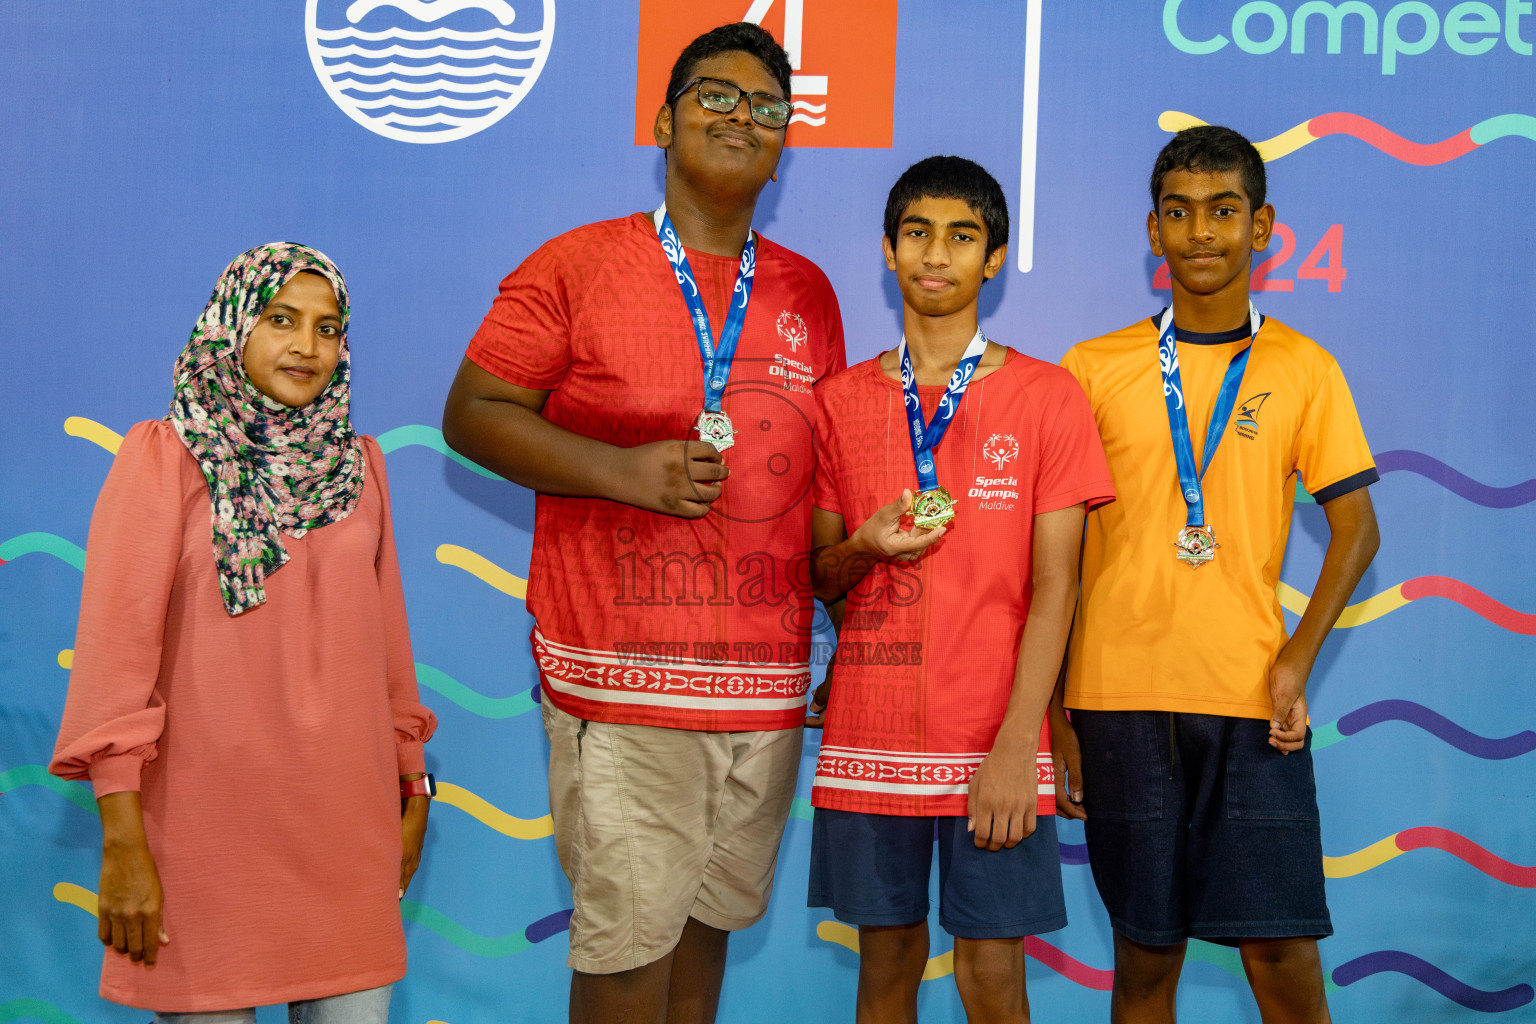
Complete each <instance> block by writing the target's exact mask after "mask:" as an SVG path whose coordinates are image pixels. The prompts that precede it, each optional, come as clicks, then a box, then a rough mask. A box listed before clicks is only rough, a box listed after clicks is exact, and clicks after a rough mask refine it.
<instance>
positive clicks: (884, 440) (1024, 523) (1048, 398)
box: [811, 349, 1114, 815]
mask: <svg viewBox="0 0 1536 1024" xmlns="http://www.w3.org/2000/svg"><path fill="white" fill-rule="evenodd" d="M943 393H944V389H943V388H942V387H920V388H918V394H919V397H920V398H921V399H922V405H923V417H924V421H925V422H927V420H928V419H929V418H931V417H932V415H933V411H934V409H935V407H936V406H937V405H938V401H939V398H940V396H942V395H943ZM816 396H817V405H818V417H817V421H816V432H817V445H818V454H819V456H820V463H819V464H818V466H817V472H816V489H815V504H816V506H817V507H818V508H823V509H826V510H827V511H829V512H836V513H838V514H839V515H841V516H842V517H843V521H844V524H845V525H846V527H847V529H848V532H849V533H850V534H851V533H853V531H854V530H856V529H858V527H859V525H860V524H861V523H863V522H864V521H865V520H866V519H868V518H869V517H870V515H872V514H873V513H874V512H875V511H876V510H877V509H879V508H881V507H882V506H884V505H887V504H889V503H890V502H892V501H894V500H895V499H896V498H897V497H899V496H900V494H901V492H902V489H903V488H908V487H910V488H912V489H913V490H914V491H915V490H916V489H917V470H916V469H915V467H914V465H913V460H912V448H911V445H910V443H909V441H908V432H907V417H906V412H905V401H904V399H903V396H902V389H901V384H900V382H899V381H896V380H893V379H891V378H890V377H888V376H886V374H885V372H884V371H883V370H881V369H880V364H879V361H878V360H873V359H872V360H870V361H868V362H865V363H860V364H859V365H858V366H855V367H854V368H853V369H851V370H849V371H848V372H846V373H843V374H839V375H838V376H837V377H835V378H833V379H831V380H828V381H826V382H824V383H823V384H821V385H818V387H817V389H816ZM934 457H935V462H936V463H937V468H938V478H939V483H940V485H941V486H943V487H945V488H946V489H948V490H949V492H950V493H951V494H952V495H953V496H954V499H955V511H956V517H955V520H954V521H953V522H952V523H951V524H950V527H949V532H948V534H947V535H946V536H945V538H944V539H943V540H941V541H939V542H938V543H937V544H935V545H934V546H933V547H931V548H929V549H928V552H927V553H926V554H925V555H924V557H923V558H921V559H919V560H918V561H916V562H880V563H877V564H876V565H875V566H874V568H872V569H871V570H870V571H869V574H868V575H866V576H865V577H864V579H863V580H862V581H860V583H859V585H858V586H857V587H855V588H854V589H853V590H852V591H851V592H849V594H848V605H847V609H846V611H845V612H844V615H843V624H842V630H841V635H840V638H839V641H838V652H837V667H836V671H835V675H834V682H833V687H832V697H831V701H830V704H829V707H828V708H827V716H826V728H825V731H824V733H823V736H822V744H821V754H820V756H819V757H818V758H817V761H816V777H815V783H814V788H813V789H812V792H811V802H812V803H813V804H814V805H815V806H817V807H830V808H835V809H838V810H846V811H862V812H867V813H875V814H904V815H960V814H964V813H965V803H966V794H967V791H968V787H969V784H970V780H971V776H972V775H973V774H975V771H976V768H977V766H978V765H979V764H981V761H982V759H983V758H984V757H986V756H987V753H988V752H989V751H990V750H991V749H992V743H993V740H994V739H995V738H996V736H997V730H998V727H999V726H1000V725H1001V724H1002V720H1003V714H1004V712H1005V711H1006V710H1007V707H1008V698H1009V696H1010V695H1011V693H1012V691H1013V678H1014V669H1015V667H1016V665H1017V662H1018V651H1019V640H1020V638H1021V636H1022V635H1023V631H1024V621H1025V619H1026V618H1027V617H1028V615H1029V601H1030V577H1031V553H1032V551H1033V544H1034V517H1035V516H1036V515H1039V514H1041V513H1044V512H1052V511H1055V510H1057V509H1062V508H1068V507H1070V506H1072V505H1077V504H1080V503H1086V504H1087V505H1088V506H1089V507H1090V508H1092V507H1096V506H1098V505H1101V504H1103V503H1105V502H1107V501H1110V500H1112V499H1113V498H1114V488H1113V485H1112V484H1111V482H1110V475H1109V467H1108V466H1107V465H1106V463H1105V461H1104V452H1103V449H1102V448H1101V447H1100V445H1099V435H1098V431H1097V429H1096V428H1095V427H1094V422H1093V413H1092V411H1091V410H1090V408H1089V406H1088V401H1087V399H1086V398H1085V397H1084V396H1083V392H1082V389H1081V388H1080V387H1078V385H1077V382H1076V381H1075V380H1073V379H1072V377H1071V375H1070V374H1068V373H1066V372H1065V371H1064V370H1061V369H1060V368H1059V367H1056V366H1052V365H1050V364H1049V363H1044V362H1041V361H1040V360H1038V359H1031V358H1030V357H1028V356H1025V355H1021V354H1020V353H1018V352H1016V351H1014V350H1013V349H1009V350H1008V352H1007V354H1006V356H1005V361H1004V363H1003V365H1002V366H1001V367H999V368H998V369H997V370H995V371H993V372H992V373H990V374H988V375H987V376H985V377H983V378H981V379H980V380H977V381H975V382H973V383H972V384H971V386H970V388H969V389H968V390H967V391H966V394H965V397H964V398H963V399H962V401H961V403H960V409H959V411H958V412H957V413H956V414H955V418H954V420H953V421H952V422H951V423H950V425H949V429H948V432H947V433H946V434H945V435H944V440H943V441H942V443H940V445H939V447H938V450H937V451H936V452H935V453H934ZM1036 765H1037V769H1038V787H1039V788H1038V793H1039V803H1038V804H1037V813H1038V814H1052V813H1055V809H1056V800H1055V774H1054V771H1053V769H1052V764H1051V755H1050V730H1049V727H1048V726H1047V725H1045V724H1044V723H1042V725H1041V730H1040V749H1039V753H1038V755H1037V761H1036Z"/></svg>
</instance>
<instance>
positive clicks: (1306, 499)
mask: <svg viewBox="0 0 1536 1024" xmlns="http://www.w3.org/2000/svg"><path fill="white" fill-rule="evenodd" d="M1188 116H1189V115H1187V114H1177V113H1176V112H1173V111H1169V112H1167V113H1164V114H1163V117H1162V118H1160V119H1159V121H1158V123H1159V125H1162V126H1163V127H1165V128H1166V127H1167V125H1166V124H1164V120H1163V119H1166V118H1169V117H1188ZM1522 116H1523V115H1522ZM1493 120H1495V121H1497V120H1498V118H1493ZM1531 120H1536V119H1531ZM1170 123H1172V122H1170ZM1189 123H1190V124H1191V125H1193V124H1201V123H1203V122H1201V121H1199V120H1197V119H1193V118H1191V119H1190V122H1189ZM1180 127H1185V126H1184V125H1180ZM1168 130H1170V131H1178V130H1179V129H1178V128H1172V129H1168ZM1295 130H1296V129H1292V131H1295ZM1266 159H1268V158H1266ZM64 433H66V434H69V435H70V436H71V437H80V438H84V439H85V440H87V441H91V442H93V443H95V444H98V445H100V446H101V447H103V448H105V449H106V450H107V451H109V452H111V453H113V454H114V455H115V454H117V450H118V448H119V447H121V445H122V443H123V435H121V434H119V433H118V432H117V431H115V430H113V429H111V428H110V427H106V426H103V425H102V424H100V423H97V422H96V421H95V420H92V419H87V418H86V417H84V416H71V417H69V418H68V419H66V420H65V421H64ZM378 442H379V447H380V448H382V449H383V450H384V452H385V454H389V453H390V452H394V451H397V450H399V449H401V448H409V447H412V446H416V447H421V448H430V449H431V450H432V451H435V452H437V453H439V454H441V455H445V456H447V457H448V458H450V459H452V460H453V461H454V462H457V463H458V464H459V465H461V466H463V467H464V468H465V469H468V470H471V471H472V472H475V473H478V474H479V475H481V476H483V477H486V478H488V479H491V480H500V479H501V477H499V476H498V475H497V474H495V473H493V472H491V471H490V470H488V469H486V468H485V467H484V466H481V465H480V464H479V463H476V462H471V461H470V460H469V459H466V458H465V457H464V456H462V455H460V454H459V453H458V452H456V451H454V450H453V449H452V448H449V447H448V443H447V442H446V441H444V440H443V432H442V431H441V430H438V429H437V428H435V427H428V426H425V425H423V424H420V423H408V424H406V425H405V426H401V427H395V428H393V429H392V430H386V431H385V432H384V433H382V434H380V435H379V436H378ZM1376 469H1377V470H1378V471H1379V472H1380V473H1381V474H1382V475H1383V476H1385V475H1386V474H1388V473H1395V472H1399V471H1404V472H1409V473H1417V474H1418V475H1419V476H1422V477H1424V478H1425V479H1428V480H1431V481H1433V482H1434V483H1437V484H1439V485H1440V486H1441V487H1444V488H1445V489H1446V490H1448V491H1450V492H1451V493H1453V494H1455V495H1456V496H1458V497H1460V498H1464V499H1466V500H1467V501H1470V502H1472V503H1473V504H1475V505H1481V506H1483V507H1484V508H1516V507H1518V506H1520V505H1528V504H1530V503H1531V502H1533V501H1536V479H1531V480H1527V481H1525V482H1524V483H1519V484H1514V485H1511V486H1509V487H1494V486H1491V485H1489V484H1485V483H1481V482H1479V481H1477V480H1474V479H1472V478H1471V477H1469V476H1467V475H1466V474H1465V473H1462V472H1461V471H1460V470H1458V469H1456V468H1454V467H1452V466H1449V465H1447V464H1446V463H1444V462H1441V461H1440V460H1439V459H1437V458H1435V457H1434V456H1432V455H1426V454H1424V453H1423V452H1416V451H1413V450H1412V449H1408V448H1402V449H1396V450H1393V451H1389V452H1381V453H1379V454H1378V455H1377V456H1376ZM1296 501H1297V502H1298V503H1300V504H1307V505H1310V504H1316V502H1314V501H1313V500H1312V495H1310V494H1308V493H1307V491H1306V489H1305V488H1303V487H1302V486H1301V484H1300V482H1299V481H1298V483H1297V485H1296Z"/></svg>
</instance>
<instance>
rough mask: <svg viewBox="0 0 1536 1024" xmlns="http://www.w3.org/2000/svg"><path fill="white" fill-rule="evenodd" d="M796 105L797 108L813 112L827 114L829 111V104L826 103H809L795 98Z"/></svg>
mask: <svg viewBox="0 0 1536 1024" xmlns="http://www.w3.org/2000/svg"><path fill="white" fill-rule="evenodd" d="M794 107H795V109H796V110H804V111H807V112H808V113H812V114H825V113H826V112H827V105H826V104H825V103H808V102H806V101H805V100H795V102H794Z"/></svg>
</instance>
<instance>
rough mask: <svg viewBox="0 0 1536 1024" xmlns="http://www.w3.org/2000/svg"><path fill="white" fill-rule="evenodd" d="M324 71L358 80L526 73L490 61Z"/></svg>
mask: <svg viewBox="0 0 1536 1024" xmlns="http://www.w3.org/2000/svg"><path fill="white" fill-rule="evenodd" d="M325 70H327V71H329V72H330V73H331V74H333V75H356V76H358V77H359V78H377V77H378V76H380V75H405V76H406V77H410V76H412V75H457V76H458V77H459V78H485V77H486V76H489V75H508V76H512V75H515V76H522V75H523V74H525V73H526V72H527V69H526V68H514V67H509V66H507V65H505V64H498V63H496V62H495V61H491V62H489V63H486V64H481V65H479V66H477V67H462V66H460V65H458V64H420V65H416V66H412V65H410V64H395V63H393V62H391V63H389V64H379V65H377V66H375V67H371V68H369V67H363V66H362V65H361V64H353V63H350V62H348V63H346V64H327V65H325Z"/></svg>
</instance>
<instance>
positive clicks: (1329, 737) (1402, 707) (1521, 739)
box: [1312, 700, 1536, 761]
mask: <svg viewBox="0 0 1536 1024" xmlns="http://www.w3.org/2000/svg"><path fill="white" fill-rule="evenodd" d="M1383 722H1407V723H1408V724H1409V725H1413V726H1417V727H1418V728H1420V729H1423V730H1424V731H1425V732H1427V733H1429V734H1430V735H1432V736H1435V737H1436V738H1438V739H1440V740H1443V741H1444V742H1445V743H1448V744H1449V745H1451V746H1453V747H1455V748H1456V749H1457V750H1460V751H1462V752H1463V753H1467V754H1471V755H1472V756H1473V757H1480V758H1482V759H1483V760H1485V761H1503V760H1506V759H1508V758H1511V757H1519V756H1521V755H1522V754H1528V753H1530V752H1531V751H1532V750H1536V732H1532V731H1530V730H1529V729H1527V730H1526V731H1524V732H1519V733H1516V734H1514V735H1513V736H1505V737H1502V738H1491V737H1488V736H1479V735H1478V734H1477V733H1475V732H1471V731H1469V730H1467V729H1464V728H1462V727H1461V726H1459V725H1457V724H1456V723H1455V722H1453V721H1451V720H1450V719H1449V718H1446V717H1445V716H1444V715H1441V714H1439V713H1438V712H1435V711H1431V710H1430V709H1429V708H1426V707H1425V706H1424V705H1422V704H1415V703H1414V702H1413V701H1411V700H1379V701H1376V702H1375V703H1374V704H1367V705H1365V706H1364V707H1362V708H1356V709H1355V710H1354V711H1351V712H1349V714H1347V715H1344V716H1343V717H1342V718H1340V719H1339V720H1338V721H1337V722H1329V723H1328V724H1327V725H1320V726H1317V727H1315V728H1314V729H1313V730H1312V749H1313V750H1322V749H1323V748H1325V747H1331V746H1332V745H1333V744H1335V743H1338V742H1339V741H1340V740H1342V739H1344V738H1345V737H1346V736H1353V735H1354V734H1355V733H1357V732H1360V731H1361V730H1363V729H1369V728H1370V727H1371V726H1373V725H1380V724H1381V723H1383Z"/></svg>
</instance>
